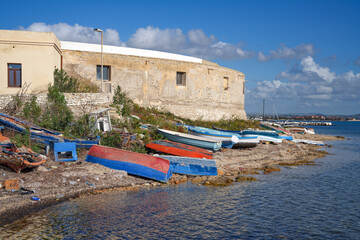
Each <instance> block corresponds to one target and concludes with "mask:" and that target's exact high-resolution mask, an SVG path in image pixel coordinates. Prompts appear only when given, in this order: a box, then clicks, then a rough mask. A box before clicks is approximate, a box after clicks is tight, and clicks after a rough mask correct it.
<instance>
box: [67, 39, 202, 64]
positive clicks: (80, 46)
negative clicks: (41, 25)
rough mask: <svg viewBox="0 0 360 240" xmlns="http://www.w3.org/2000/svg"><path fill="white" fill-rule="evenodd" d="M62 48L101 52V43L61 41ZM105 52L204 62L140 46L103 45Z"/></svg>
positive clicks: (199, 59)
mask: <svg viewBox="0 0 360 240" xmlns="http://www.w3.org/2000/svg"><path fill="white" fill-rule="evenodd" d="M60 43H61V49H62V50H74V51H86V52H101V45H100V44H93V43H81V42H68V41H60ZM103 52H104V53H112V54H120V55H130V56H137V57H149V58H160V59H168V60H176V61H184V62H193V63H202V59H201V58H195V57H189V56H185V55H180V54H175V53H167V52H160V51H153V50H146V49H138V48H128V47H118V46H110V45H104V46H103Z"/></svg>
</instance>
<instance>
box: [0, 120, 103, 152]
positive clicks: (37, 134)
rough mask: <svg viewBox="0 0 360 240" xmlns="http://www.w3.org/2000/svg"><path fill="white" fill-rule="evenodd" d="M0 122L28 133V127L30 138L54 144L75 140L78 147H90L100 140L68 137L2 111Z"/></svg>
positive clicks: (46, 143) (49, 144)
mask: <svg viewBox="0 0 360 240" xmlns="http://www.w3.org/2000/svg"><path fill="white" fill-rule="evenodd" d="M0 124H2V125H4V126H5V127H7V128H10V129H13V130H15V131H17V132H20V133H26V132H27V128H28V129H29V131H30V138H31V139H32V140H35V141H37V142H40V143H43V144H45V145H48V146H52V145H53V143H54V142H75V143H76V147H77V148H90V147H91V146H93V145H97V144H99V140H84V139H78V138H73V139H71V138H66V137H63V136H62V135H61V134H60V133H59V132H57V131H54V130H50V129H46V128H42V127H39V126H37V125H35V124H32V123H30V122H28V121H24V120H21V119H18V118H15V117H12V116H9V115H7V114H4V113H0Z"/></svg>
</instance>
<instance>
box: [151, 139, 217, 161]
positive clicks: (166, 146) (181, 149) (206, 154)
mask: <svg viewBox="0 0 360 240" xmlns="http://www.w3.org/2000/svg"><path fill="white" fill-rule="evenodd" d="M146 147H147V148H150V149H153V150H155V151H158V152H162V153H167V154H171V155H176V156H182V157H193V158H207V159H212V158H213V156H212V155H213V153H212V152H211V151H209V150H205V149H203V148H198V147H194V146H190V145H186V144H182V143H178V142H172V141H168V140H158V141H154V142H151V143H148V144H146Z"/></svg>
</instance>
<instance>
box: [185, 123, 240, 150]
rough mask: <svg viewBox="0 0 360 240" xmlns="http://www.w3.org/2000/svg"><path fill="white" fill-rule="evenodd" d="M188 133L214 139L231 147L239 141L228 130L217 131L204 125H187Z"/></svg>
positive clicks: (225, 146) (226, 146)
mask: <svg viewBox="0 0 360 240" xmlns="http://www.w3.org/2000/svg"><path fill="white" fill-rule="evenodd" d="M187 127H188V132H189V133H190V134H193V135H196V136H200V137H203V138H208V139H214V140H217V141H221V142H222V145H221V146H222V147H224V148H232V147H233V146H234V144H236V143H238V142H239V139H238V137H237V136H235V135H234V134H232V133H229V132H223V131H218V130H214V129H210V128H205V127H195V126H187Z"/></svg>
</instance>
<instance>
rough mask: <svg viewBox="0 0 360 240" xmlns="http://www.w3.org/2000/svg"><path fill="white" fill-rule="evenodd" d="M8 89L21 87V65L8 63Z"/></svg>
mask: <svg viewBox="0 0 360 240" xmlns="http://www.w3.org/2000/svg"><path fill="white" fill-rule="evenodd" d="M8 87H21V64H18V63H8Z"/></svg>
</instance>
